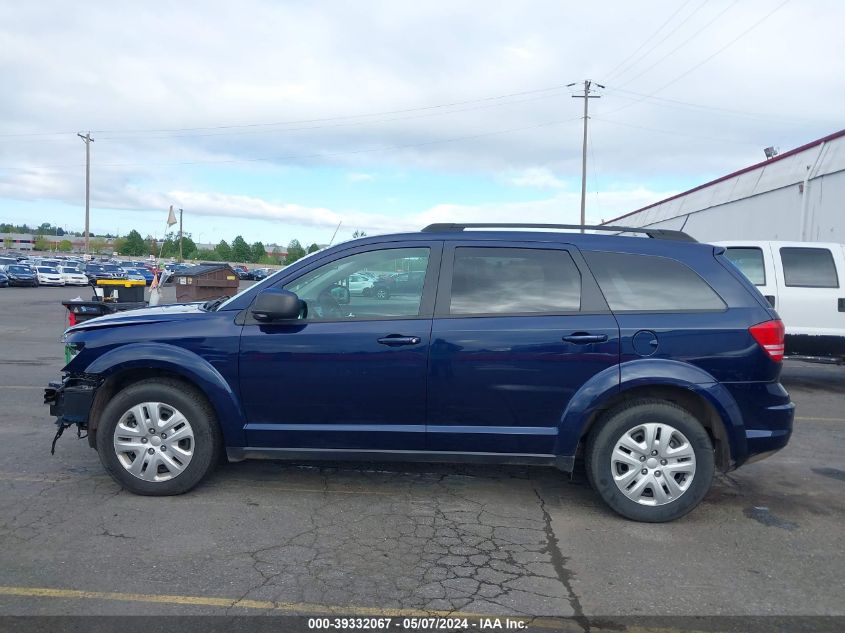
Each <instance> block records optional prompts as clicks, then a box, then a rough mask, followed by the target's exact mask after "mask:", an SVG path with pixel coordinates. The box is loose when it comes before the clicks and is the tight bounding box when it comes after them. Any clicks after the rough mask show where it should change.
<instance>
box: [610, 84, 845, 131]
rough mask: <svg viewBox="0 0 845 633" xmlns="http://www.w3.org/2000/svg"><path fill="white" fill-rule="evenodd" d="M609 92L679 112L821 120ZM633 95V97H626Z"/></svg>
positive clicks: (641, 94)
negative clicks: (696, 111) (707, 112)
mask: <svg viewBox="0 0 845 633" xmlns="http://www.w3.org/2000/svg"><path fill="white" fill-rule="evenodd" d="M607 91H608V92H611V93H624V94H617V95H615V96H616V97H617V98H620V99H628V100H631V101H639V100H638V99H635V98H634V97H642V98H643V99H646V100H649V101H653V102H657V103H654V104H653V105H657V106H661V107H665V108H675V109H678V110H685V111H689V109H690V108H693V109H696V110H705V111H710V112H713V113H714V114H722V115H725V116H736V117H741V118H750V119H769V120H773V121H790V122H802V123H811V122H812V123H818V122H819V119H815V118H813V119H811V118H803V117H789V116H779V115H776V114H765V113H762V112H751V111H748V110H734V109H731V108H720V107H718V106H709V105H705V104H702V103H692V102H690V101H680V100H678V99H668V98H666V97H656V96H652V95H648V94H645V93H642V92H635V91H633V90H625V89H623V88H610V87H609V88H607ZM626 95H632V96H626ZM829 122H830V123H836V122H835V121H833V120H831V121H829Z"/></svg>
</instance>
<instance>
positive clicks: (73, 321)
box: [67, 310, 76, 327]
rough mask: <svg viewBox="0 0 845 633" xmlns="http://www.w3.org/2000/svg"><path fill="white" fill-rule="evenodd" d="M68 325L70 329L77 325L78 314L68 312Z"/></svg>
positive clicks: (71, 311)
mask: <svg viewBox="0 0 845 633" xmlns="http://www.w3.org/2000/svg"><path fill="white" fill-rule="evenodd" d="M67 325H68V327H73V326H74V325H76V314H74V312H73V310H68V311H67Z"/></svg>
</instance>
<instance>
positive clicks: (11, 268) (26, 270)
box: [8, 266, 32, 274]
mask: <svg viewBox="0 0 845 633" xmlns="http://www.w3.org/2000/svg"><path fill="white" fill-rule="evenodd" d="M8 270H9V272H10V273H18V274H21V273H31V272H32V271H31V270H30V269H29V267H28V266H9V268H8Z"/></svg>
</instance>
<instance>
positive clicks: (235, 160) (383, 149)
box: [0, 117, 581, 171]
mask: <svg viewBox="0 0 845 633" xmlns="http://www.w3.org/2000/svg"><path fill="white" fill-rule="evenodd" d="M580 118H581V117H573V118H570V119H560V120H557V121H546V122H545V123H537V124H535V125H528V126H524V127H517V128H509V129H505V130H493V131H490V132H480V133H478V134H469V135H466V136H455V137H451V138H445V139H436V140H432V141H423V142H420V143H407V144H404V145H388V146H383V147H371V148H364V149H357V150H343V151H338V152H317V153H312V154H290V155H287V156H266V157H260V158H232V159H222V160H196V161H178V162H163V163H103V164H99V163H98V167H100V168H105V167H109V168H115V167H149V166H180V165H224V164H234V163H255V162H273V161H283V160H297V159H298V160H302V159H310V158H331V157H334V156H345V155H354V154H366V153H371V152H389V151H398V150H403V149H413V148H416V147H425V146H428V145H438V144H442V143H455V142H457V141H467V140H474V139H478V138H486V137H489V136H498V135H501V134H511V133H513V132H523V131H526V130H534V129H537V128H542V127H549V126H552V125H561V124H563V123H569V122H571V121H577V120H579V119H580ZM53 167H79V165H78V164H75V163H74V164H68V163H55V164H52V165H30V166H28V167H13V166H7V165H0V169H8V170H13V171H30V170H33V169H51V168H53Z"/></svg>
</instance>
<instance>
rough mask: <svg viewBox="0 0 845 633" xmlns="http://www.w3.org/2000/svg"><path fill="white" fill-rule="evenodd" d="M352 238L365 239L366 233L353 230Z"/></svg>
mask: <svg viewBox="0 0 845 633" xmlns="http://www.w3.org/2000/svg"><path fill="white" fill-rule="evenodd" d="M352 237H353V238H354V237H367V234H366V232H364V231H361V230H359V229H355V232H354V233H353V234H352Z"/></svg>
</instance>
